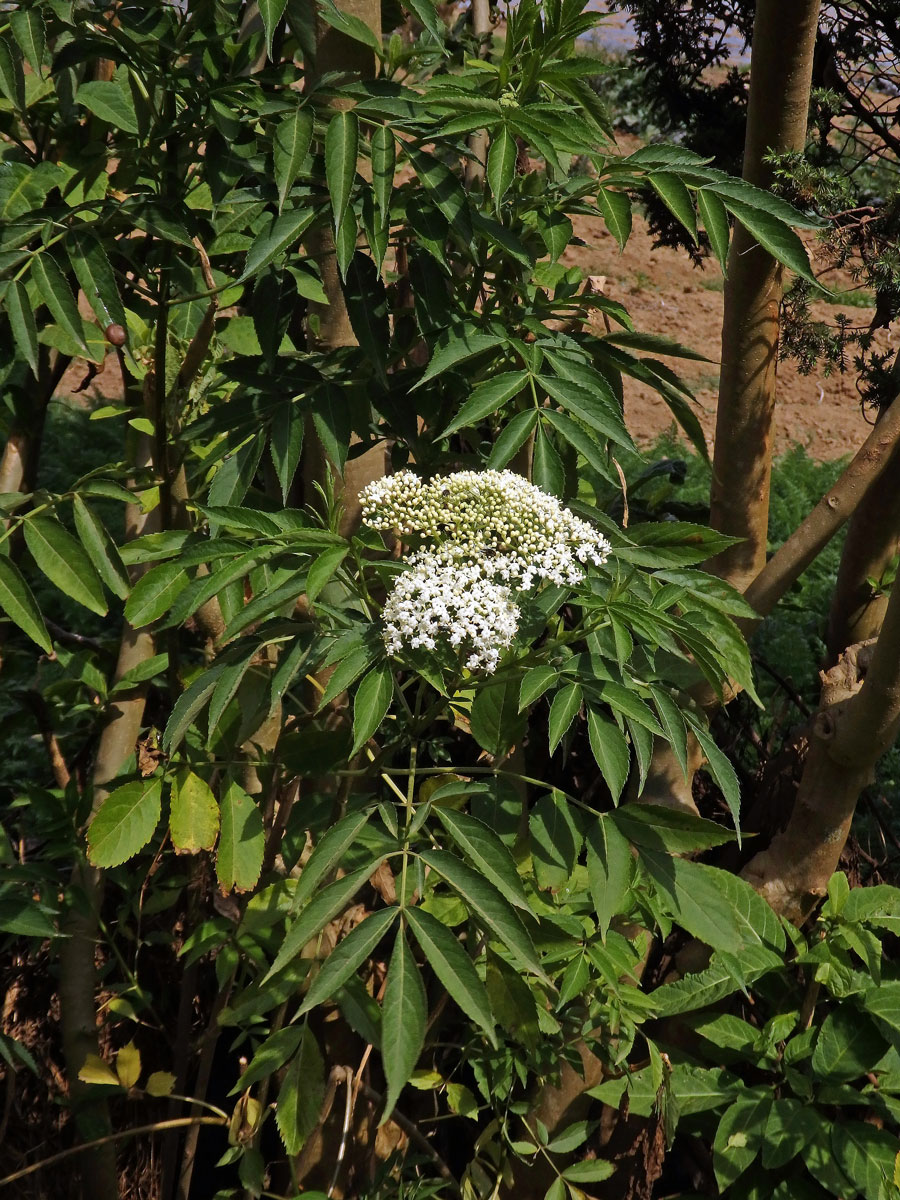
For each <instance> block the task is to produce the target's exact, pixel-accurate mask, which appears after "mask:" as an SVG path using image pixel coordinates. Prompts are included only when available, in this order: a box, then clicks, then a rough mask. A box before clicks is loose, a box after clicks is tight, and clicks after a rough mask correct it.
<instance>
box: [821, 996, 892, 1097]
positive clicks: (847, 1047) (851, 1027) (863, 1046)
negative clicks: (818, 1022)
mask: <svg viewBox="0 0 900 1200" xmlns="http://www.w3.org/2000/svg"><path fill="white" fill-rule="evenodd" d="M886 1050H887V1041H886V1040H885V1038H884V1037H883V1036H882V1034H881V1033H880V1032H879V1030H878V1029H877V1028H876V1027H875V1025H874V1023H873V1022H872V1021H871V1020H870V1019H869V1018H868V1017H866V1015H865V1014H864V1013H860V1012H855V1011H854V1010H853V1009H851V1008H849V1007H848V1006H846V1005H844V1006H842V1007H839V1008H835V1009H834V1011H833V1012H830V1013H829V1014H828V1016H827V1017H826V1018H825V1020H824V1022H823V1024H822V1027H821V1029H820V1030H819V1036H818V1037H817V1038H816V1048H815V1050H814V1051H813V1056H812V1069H813V1073H814V1074H815V1075H817V1076H819V1078H820V1079H827V1080H852V1079H858V1078H859V1077H860V1076H861V1075H865V1074H866V1072H867V1071H871V1070H872V1066H873V1064H874V1063H876V1062H878V1060H879V1059H880V1058H881V1056H882V1055H883V1054H884V1052H885V1051H886Z"/></svg>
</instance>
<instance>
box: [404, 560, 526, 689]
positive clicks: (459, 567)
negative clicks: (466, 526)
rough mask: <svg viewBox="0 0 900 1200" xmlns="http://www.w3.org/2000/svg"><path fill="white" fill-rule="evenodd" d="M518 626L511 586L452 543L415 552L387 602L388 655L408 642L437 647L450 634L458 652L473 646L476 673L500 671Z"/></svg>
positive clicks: (471, 658)
mask: <svg viewBox="0 0 900 1200" xmlns="http://www.w3.org/2000/svg"><path fill="white" fill-rule="evenodd" d="M518 626H519V609H518V607H517V605H515V604H514V603H513V602H512V600H511V599H510V593H509V588H506V587H503V586H502V584H499V583H495V582H494V581H493V580H491V579H489V578H487V577H486V576H485V572H484V568H483V566H482V565H481V564H480V563H477V562H472V561H467V560H466V559H465V558H464V557H463V556H462V555H460V554H459V553H458V552H457V551H456V550H455V549H453V548H450V547H444V548H442V549H439V550H424V551H419V552H418V553H416V554H414V555H413V556H412V557H411V558H410V560H409V570H408V571H405V572H404V573H403V574H402V575H400V576H399V577H398V578H397V580H396V582H395V584H394V587H393V589H392V591H391V594H390V595H389V596H388V598H387V602H386V603H385V606H384V642H385V645H386V646H387V649H388V653H390V654H399V653H400V650H401V649H402V648H403V646H404V644H405V645H408V646H409V647H410V648H411V649H413V650H416V649H418V648H419V647H422V648H423V649H425V650H433V649H434V648H435V646H436V645H437V639H438V638H439V637H446V639H447V641H448V642H449V644H450V645H451V646H452V647H453V648H454V650H456V649H458V648H460V647H465V648H466V649H468V650H469V656H468V658H467V659H466V666H467V667H468V668H469V670H470V671H476V670H479V669H480V670H483V671H487V672H488V673H490V672H492V671H496V669H497V664H498V663H499V662H500V652H501V651H502V650H505V649H506V648H507V646H509V645H510V643H511V642H512V640H513V638H514V637H515V635H516V630H517V628H518Z"/></svg>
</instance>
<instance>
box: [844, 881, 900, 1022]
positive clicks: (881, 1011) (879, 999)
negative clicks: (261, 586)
mask: <svg viewBox="0 0 900 1200" xmlns="http://www.w3.org/2000/svg"><path fill="white" fill-rule="evenodd" d="M832 878H834V877H833V876H832ZM845 936H846V931H845ZM872 936H875V935H874V934H873V935H872ZM862 1002H863V1007H864V1008H865V1010H866V1012H868V1013H869V1014H870V1015H871V1016H873V1017H875V1019H876V1021H877V1022H878V1024H879V1025H880V1026H881V1027H882V1028H885V1029H886V1032H887V1034H888V1036H889V1037H890V1038H891V1039H892V1040H893V1041H898V1040H900V981H897V980H893V979H889V980H885V981H884V982H882V983H880V984H879V985H878V986H877V987H873V988H869V989H868V990H867V991H866V992H864V993H863V998H862Z"/></svg>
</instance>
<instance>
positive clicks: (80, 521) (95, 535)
mask: <svg viewBox="0 0 900 1200" xmlns="http://www.w3.org/2000/svg"><path fill="white" fill-rule="evenodd" d="M72 512H73V515H74V517H75V529H76V530H77V532H78V536H79V538H81V544H82V545H83V546H84V548H85V550H86V551H87V552H88V555H89V556H90V560H91V563H92V564H93V567H94V570H95V571H96V572H97V574H98V575H99V576H100V578H101V580H102V581H103V582H104V583H105V584H106V586H107V587H108V588H109V590H110V591H111V592H112V593H113V595H115V596H118V597H119V599H120V600H125V599H126V598H127V596H128V594H129V592H130V591H131V581H130V580H129V578H128V572H127V571H126V570H125V565H124V563H123V562H122V559H121V557H120V555H119V550H118V547H117V546H116V544H115V542H114V541H113V540H112V538H111V537H110V535H109V533H108V531H107V529H106V526H105V525H104V524H103V522H102V521H101V520H100V518H99V517H98V516H97V514H96V513H95V512H94V510H93V509H92V508H91V507H89V505H88V504H87V503H86V502H85V501H84V500H83V499H82V497H81V496H80V495H77V494H76V495H75V496H74V497H73V500H72Z"/></svg>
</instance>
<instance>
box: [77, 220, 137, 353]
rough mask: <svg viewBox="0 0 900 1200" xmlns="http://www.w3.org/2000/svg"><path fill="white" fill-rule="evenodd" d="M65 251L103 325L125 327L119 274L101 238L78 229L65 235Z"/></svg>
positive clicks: (104, 327)
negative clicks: (111, 262) (116, 273)
mask: <svg viewBox="0 0 900 1200" xmlns="http://www.w3.org/2000/svg"><path fill="white" fill-rule="evenodd" d="M66 250H67V251H68V255H69V262H70V263H71V264H72V270H73V271H74V272H75V278H76V279H77V280H78V283H79V285H80V286H81V290H82V291H83V292H84V294H85V297H86V298H87V301H88V304H90V306H91V308H92V309H93V311H94V314H95V316H96V317H97V320H98V321H99V322H100V328H101V329H106V327H107V326H108V325H121V326H122V327H123V328H125V327H126V326H127V320H126V317H125V309H124V308H123V307H122V300H121V297H120V296H119V289H118V286H117V285H116V277H115V275H114V274H113V269H112V267H111V265H110V262H109V259H108V258H107V257H106V251H105V250H104V248H103V245H102V244H101V242H100V241H99V239H98V238H96V237H94V235H93V234H92V233H90V232H88V231H87V230H80V231H75V232H72V233H70V234H69V236H68V237H67V238H66Z"/></svg>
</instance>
